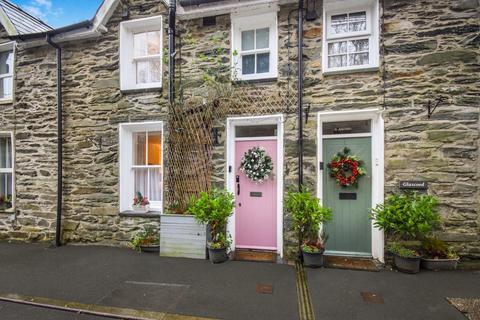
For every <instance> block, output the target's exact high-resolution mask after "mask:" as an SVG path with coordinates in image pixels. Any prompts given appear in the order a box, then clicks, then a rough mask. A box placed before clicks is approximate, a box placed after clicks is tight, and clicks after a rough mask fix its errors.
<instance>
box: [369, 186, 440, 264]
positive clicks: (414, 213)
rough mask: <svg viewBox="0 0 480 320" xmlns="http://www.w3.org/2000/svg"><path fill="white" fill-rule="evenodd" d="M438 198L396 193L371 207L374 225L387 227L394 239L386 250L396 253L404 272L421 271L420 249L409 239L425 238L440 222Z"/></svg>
mask: <svg viewBox="0 0 480 320" xmlns="http://www.w3.org/2000/svg"><path fill="white" fill-rule="evenodd" d="M437 204H438V201H437V199H436V198H435V197H433V196H431V195H427V194H422V195H419V194H416V193H407V194H400V195H397V194H393V195H390V196H389V197H388V198H386V199H385V202H384V203H383V204H379V205H377V206H376V207H375V208H374V209H372V216H371V217H372V219H373V220H374V225H375V226H376V227H377V228H379V229H381V230H383V231H385V233H386V234H387V235H388V236H389V238H390V239H391V240H393V243H392V244H391V245H390V246H387V250H388V251H389V252H390V253H392V254H393V258H394V263H395V266H396V267H397V269H398V270H399V271H402V272H405V273H418V272H419V271H420V259H421V255H420V253H421V250H420V249H419V248H418V247H415V246H411V245H410V246H409V245H407V244H406V241H411V240H416V241H419V240H422V239H425V238H426V236H427V235H428V234H429V233H431V232H432V230H434V229H435V227H437V226H438V224H439V223H440V215H439V214H438V212H437V210H436V207H437Z"/></svg>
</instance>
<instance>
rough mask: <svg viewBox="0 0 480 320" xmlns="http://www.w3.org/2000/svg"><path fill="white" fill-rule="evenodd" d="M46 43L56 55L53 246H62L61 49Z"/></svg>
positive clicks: (48, 36)
mask: <svg viewBox="0 0 480 320" xmlns="http://www.w3.org/2000/svg"><path fill="white" fill-rule="evenodd" d="M46 41H47V43H48V44H49V45H50V46H52V47H53V48H55V51H56V55H57V224H56V229H55V246H56V247H60V246H61V245H62V204H63V201H62V198H63V118H62V113H63V105H62V48H61V47H60V46H59V45H58V44H57V43H55V42H53V41H52V39H51V35H50V34H47V36H46Z"/></svg>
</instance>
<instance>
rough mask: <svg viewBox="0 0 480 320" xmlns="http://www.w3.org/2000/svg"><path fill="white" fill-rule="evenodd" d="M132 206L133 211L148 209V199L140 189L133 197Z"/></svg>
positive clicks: (146, 210)
mask: <svg viewBox="0 0 480 320" xmlns="http://www.w3.org/2000/svg"><path fill="white" fill-rule="evenodd" d="M132 207H133V211H135V212H140V213H146V212H148V211H149V210H150V201H148V198H147V197H144V196H143V195H142V193H141V192H140V191H137V193H136V195H135V198H133V206H132Z"/></svg>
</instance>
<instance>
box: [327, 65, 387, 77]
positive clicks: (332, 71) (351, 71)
mask: <svg viewBox="0 0 480 320" xmlns="http://www.w3.org/2000/svg"><path fill="white" fill-rule="evenodd" d="M378 70H379V67H365V68H358V69H346V70H331V71H323V75H324V76H330V75H336V74H346V73H361V72H374V71H378Z"/></svg>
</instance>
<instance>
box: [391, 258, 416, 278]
mask: <svg viewBox="0 0 480 320" xmlns="http://www.w3.org/2000/svg"><path fill="white" fill-rule="evenodd" d="M393 259H394V262H395V267H396V268H397V270H398V271H401V272H404V273H412V274H413V273H419V272H420V257H416V258H405V257H400V256H398V255H396V254H395V255H394V257H393Z"/></svg>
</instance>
